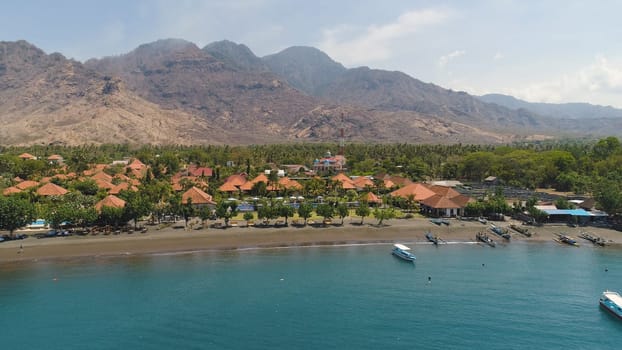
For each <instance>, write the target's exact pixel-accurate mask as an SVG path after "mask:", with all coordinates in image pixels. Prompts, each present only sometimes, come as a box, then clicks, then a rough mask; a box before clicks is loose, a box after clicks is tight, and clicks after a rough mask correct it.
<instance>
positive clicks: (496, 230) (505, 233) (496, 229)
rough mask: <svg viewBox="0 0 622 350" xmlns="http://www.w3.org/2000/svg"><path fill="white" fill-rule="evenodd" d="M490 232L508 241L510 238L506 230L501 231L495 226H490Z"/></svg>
mask: <svg viewBox="0 0 622 350" xmlns="http://www.w3.org/2000/svg"><path fill="white" fill-rule="evenodd" d="M490 230H491V231H492V232H494V233H495V234H497V235H499V236H500V237H503V238H505V239H510V237H511V236H510V234H509V233H508V231H507V230H505V229H502V228H501V227H498V226H495V225H493V224H490Z"/></svg>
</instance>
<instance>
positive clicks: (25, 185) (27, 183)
mask: <svg viewBox="0 0 622 350" xmlns="http://www.w3.org/2000/svg"><path fill="white" fill-rule="evenodd" d="M36 186H39V183H38V182H37V181H32V180H26V181H22V182H20V183H18V184H17V185H15V187H17V188H19V189H20V190H25V189H27V188H31V187H36Z"/></svg>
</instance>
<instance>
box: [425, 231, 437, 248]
mask: <svg viewBox="0 0 622 350" xmlns="http://www.w3.org/2000/svg"><path fill="white" fill-rule="evenodd" d="M425 238H426V239H427V240H428V241H429V242H432V243H434V245H438V241H439V238H438V236H435V235H434V234H433V233H432V232H426V233H425Z"/></svg>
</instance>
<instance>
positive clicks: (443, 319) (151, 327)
mask: <svg viewBox="0 0 622 350" xmlns="http://www.w3.org/2000/svg"><path fill="white" fill-rule="evenodd" d="M413 247H414V250H415V253H416V255H417V262H416V263H415V264H414V265H413V264H411V263H407V262H403V261H401V260H398V259H397V258H395V257H393V256H391V255H390V246H389V245H380V246H353V247H322V248H292V249H271V250H245V251H234V252H202V253H193V254H185V255H156V256H144V257H120V258H96V259H84V260H74V261H69V262H67V261H65V262H63V261H51V262H38V263H33V264H27V265H21V266H17V267H15V266H1V265H0V334H1V335H2V337H1V339H0V342H1V344H2V345H1V348H2V349H132V348H134V349H143V348H144V349H242V348H250V349H268V348H282V349H352V348H357V349H387V348H389V347H390V346H399V347H408V348H417V349H562V348H565V349H618V348H620V344H621V343H622V322H620V321H618V320H616V319H614V318H613V317H611V316H609V315H608V314H606V313H605V312H603V311H601V310H600V309H599V308H598V298H599V296H600V294H601V292H602V291H603V290H605V289H612V290H618V291H620V292H622V259H621V257H622V250H618V249H615V248H605V249H602V248H594V247H591V246H583V247H581V248H574V247H566V246H560V245H557V244H555V243H553V242H552V243H550V244H537V243H520V242H517V243H516V242H515V243H512V244H509V245H506V246H500V247H497V248H494V249H493V248H489V247H485V246H481V245H477V244H449V245H443V246H440V247H434V246H430V245H413ZM606 269H607V271H606ZM429 279H430V280H431V282H429V281H428V280H429Z"/></svg>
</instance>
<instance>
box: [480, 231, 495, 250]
mask: <svg viewBox="0 0 622 350" xmlns="http://www.w3.org/2000/svg"><path fill="white" fill-rule="evenodd" d="M475 237H476V238H477V240H478V241H481V242H484V243H486V244H488V245H489V246H491V247H493V248H494V247H496V246H497V244H496V243H495V241H493V240H492V238H490V237H488V235H487V234H486V232H482V231H480V232H478V233H477V235H475Z"/></svg>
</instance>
